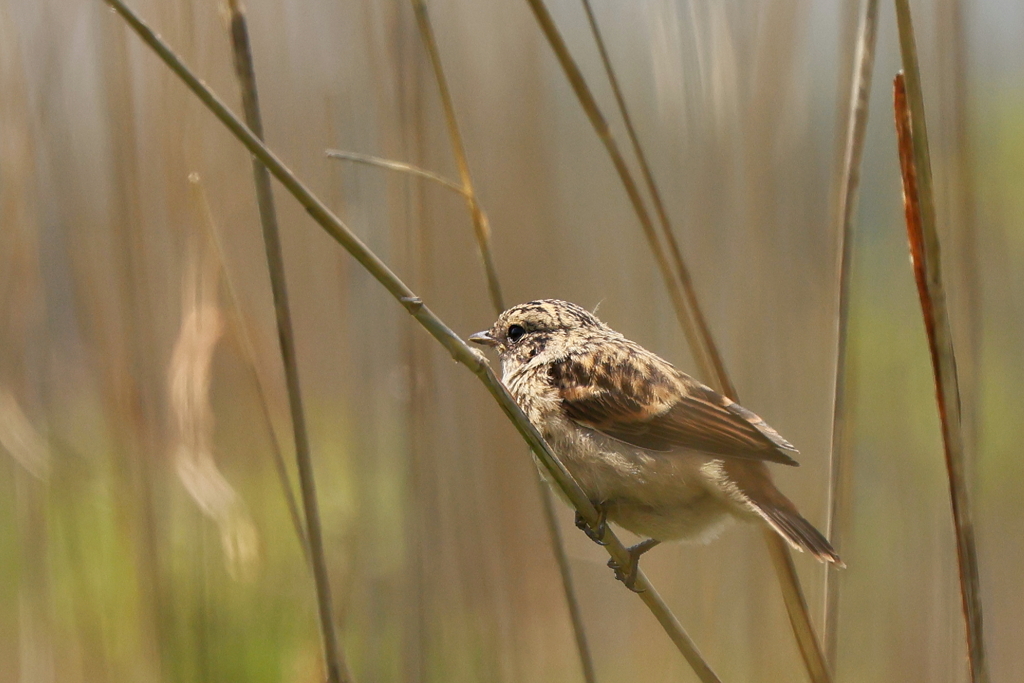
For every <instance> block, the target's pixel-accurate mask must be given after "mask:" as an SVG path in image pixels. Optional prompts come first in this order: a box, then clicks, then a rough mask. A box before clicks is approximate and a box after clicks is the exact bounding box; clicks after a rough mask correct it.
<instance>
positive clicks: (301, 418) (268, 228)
mask: <svg viewBox="0 0 1024 683" xmlns="http://www.w3.org/2000/svg"><path fill="white" fill-rule="evenodd" d="M228 4H229V7H230V10H231V47H232V51H233V53H234V59H235V72H236V75H237V76H238V81H239V84H240V85H241V89H242V109H243V111H244V113H245V120H246V123H247V124H248V126H249V128H250V129H251V130H252V132H253V133H254V134H255V135H256V136H257V137H258V138H260V139H262V138H263V121H262V118H261V116H260V106H259V96H258V94H257V90H256V72H255V68H254V66H253V61H252V50H251V48H250V44H249V29H248V26H247V24H246V20H245V12H244V10H243V8H242V4H241V2H240V0H229V3H228ZM122 7H123V5H122ZM252 174H253V182H254V184H255V189H256V201H257V204H258V205H259V213H260V225H261V226H262V228H263V243H264V246H265V247H266V255H267V268H268V270H269V272H270V286H271V290H272V292H273V297H274V310H275V313H276V315H277V334H278V342H279V344H280V348H281V360H282V362H283V363H284V374H285V384H286V386H287V389H288V407H289V412H290V413H291V419H292V430H293V433H294V437H295V461H296V464H297V466H298V471H299V490H300V492H301V494H302V508H303V513H304V514H305V518H306V541H307V543H308V544H309V558H310V560H311V564H312V569H313V582H314V584H315V587H316V598H317V611H318V612H319V617H320V635H321V638H322V641H323V648H324V666H325V668H326V672H325V673H326V676H327V680H328V681H330V683H342V681H345V682H348V681H351V680H352V676H351V674H350V673H349V671H348V667H347V666H346V664H345V659H344V657H343V655H342V652H341V648H340V647H339V646H338V638H337V634H336V628H335V624H334V614H333V603H332V600H331V584H330V577H329V575H328V572H327V560H326V558H325V556H324V542H323V530H322V527H321V524H320V506H319V503H318V502H317V495H316V478H315V476H314V473H313V458H312V455H311V453H310V450H311V449H310V443H309V432H308V430H307V426H306V414H305V410H304V408H303V405H302V388H301V386H300V383H299V366H298V356H297V353H296V350H295V333H294V331H293V329H292V319H291V307H290V305H289V302H288V289H287V286H286V283H285V270H284V255H283V253H282V251H281V237H280V234H279V231H278V225H277V212H276V210H275V209H274V196H273V192H272V190H271V187H270V173H269V172H268V171H267V167H266V166H265V165H263V164H262V163H260V162H259V161H258V160H257V159H256V158H253V159H252Z"/></svg>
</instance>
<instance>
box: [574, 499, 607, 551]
mask: <svg viewBox="0 0 1024 683" xmlns="http://www.w3.org/2000/svg"><path fill="white" fill-rule="evenodd" d="M594 508H596V509H597V515H598V522H597V526H596V527H592V526H590V524H589V523H588V522H587V520H586V519H585V518H584V517H583V515H581V514H580V512H579V510H577V511H576V528H577V529H579V530H580V531H582V532H583V533H585V534H586V535H587V538H589V539H590V540H591V541H593V542H594V543H596V544H598V545H608V542H607V541H605V540H604V534H605V532H606V531H607V530H608V509H607V508H606V507H605V506H604V505H601V504H600V503H595V504H594Z"/></svg>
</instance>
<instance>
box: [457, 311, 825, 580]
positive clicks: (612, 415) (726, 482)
mask: <svg viewBox="0 0 1024 683" xmlns="http://www.w3.org/2000/svg"><path fill="white" fill-rule="evenodd" d="M469 339H470V341H472V342H475V343H477V344H483V345H486V346H491V347H494V348H495V349H496V350H497V351H498V354H499V356H500V358H501V367H502V382H503V383H504V384H505V386H506V387H507V388H508V390H509V391H510V392H511V393H512V396H513V397H515V400H516V402H517V403H518V404H519V406H520V407H521V408H522V409H523V412H525V413H526V415H527V417H529V418H530V421H531V422H533V424H534V425H535V426H536V427H537V428H538V429H539V430H540V432H541V434H543V436H544V438H545V439H546V440H547V442H548V443H549V444H550V445H551V447H552V449H553V450H554V452H555V453H556V454H557V455H558V456H559V459H560V460H561V461H562V463H563V464H564V465H565V467H566V469H568V470H569V472H570V473H571V474H572V475H573V477H575V479H576V481H577V482H579V485H580V486H581V487H582V489H583V491H584V492H585V493H586V494H587V496H588V497H589V498H590V500H591V502H593V503H594V505H595V507H597V509H598V510H599V511H600V512H601V515H602V524H601V525H600V528H597V529H591V528H589V527H588V526H587V524H586V522H585V521H584V520H583V519H582V518H581V517H580V516H579V514H578V513H577V518H576V523H577V525H578V526H580V528H582V529H583V530H584V531H586V532H588V535H589V536H590V537H591V538H593V539H594V540H595V541H597V542H601V537H602V536H603V535H604V528H603V525H604V520H605V519H607V520H608V521H611V522H614V523H615V524H618V525H619V526H621V527H622V528H624V529H628V530H629V531H631V532H633V533H635V534H637V535H640V536H646V537H648V538H649V540H646V541H643V542H641V543H638V544H637V545H635V546H633V547H632V548H630V566H628V567H619V566H617V565H616V564H615V563H614V561H612V562H609V566H611V567H612V568H613V569H615V570H616V578H618V579H620V580H622V581H623V582H624V583H625V584H626V585H627V586H628V587H629V588H631V589H632V588H633V583H634V582H635V581H636V572H637V563H638V561H639V558H640V555H642V554H643V553H644V552H646V551H648V550H650V549H651V548H653V547H654V546H655V545H657V544H658V543H660V542H661V541H670V540H679V539H689V540H696V541H708V540H710V539H712V538H714V537H715V536H716V535H717V534H718V533H719V532H720V531H721V529H722V527H723V526H724V525H725V523H726V522H727V521H728V520H729V519H731V518H740V519H745V520H763V521H764V522H766V523H767V524H769V525H770V526H771V527H772V528H773V529H774V530H775V531H777V532H778V533H779V535H780V536H782V537H783V538H784V539H786V541H788V542H789V544H790V545H791V546H792V547H793V548H795V549H797V550H806V551H808V552H810V553H811V554H812V555H814V556H815V557H817V558H818V559H819V560H822V561H825V562H832V563H834V564H837V565H840V566H842V562H841V561H840V559H839V556H838V555H836V552H835V550H833V548H832V546H831V545H830V544H829V542H828V541H827V540H826V539H825V537H824V536H822V535H821V533H819V532H818V530H817V529H815V528H814V527H813V526H812V525H811V524H810V522H808V521H807V520H806V519H804V518H803V517H801V516H800V513H799V512H797V510H796V507H795V506H794V505H793V503H792V502H790V500H789V499H788V498H786V496H784V495H783V494H782V493H781V492H780V491H779V490H778V489H777V488H775V484H774V483H772V480H771V476H770V475H769V472H768V468H767V467H766V466H765V463H766V462H775V463H781V464H783V465H796V464H797V462H796V461H795V460H793V458H792V456H793V455H795V454H796V453H797V451H796V449H795V448H793V446H792V445H791V444H790V443H789V442H788V441H786V440H785V439H783V438H782V437H781V436H780V435H779V434H778V432H776V431H775V430H774V429H772V428H771V427H769V426H768V425H767V424H765V421H764V420H762V419H761V418H760V417H758V416H757V415H755V414H754V413H752V412H750V411H749V410H747V409H746V408H743V407H742V406H740V405H739V404H737V403H735V402H734V401H731V400H730V399H728V398H726V397H725V396H722V395H721V394H718V393H716V392H715V391H713V390H712V389H710V388H709V387H706V386H704V385H703V384H701V383H700V382H698V381H696V380H695V379H693V378H692V377H690V376H688V375H686V374H684V373H682V372H680V371H679V370H676V369H675V368H674V367H673V366H672V365H671V364H670V363H668V362H667V361H665V360H663V359H661V358H659V357H658V356H656V355H655V354H653V353H651V352H650V351H648V350H647V349H645V348H643V347H642V346H640V345H639V344H637V343H635V342H632V341H630V340H628V339H626V338H625V337H624V336H622V335H621V334H619V333H618V332H616V331H615V330H613V329H611V328H610V327H608V326H607V325H605V324H604V323H603V322H601V321H600V320H598V319H597V317H596V316H594V315H593V314H592V313H590V312H589V311H587V310H586V309H584V308H581V307H580V306H577V305H576V304H572V303H569V302H567V301H559V300H557V299H545V300H541V301H531V302H529V303H525V304H520V305H518V306H514V307H512V308H510V309H508V310H507V311H505V312H504V313H502V314H501V316H500V317H499V318H498V320H497V322H495V323H494V325H493V327H491V329H490V330H487V331H485V332H478V333H477V334H475V335H473V336H471V337H470V338H469ZM542 473H543V469H542Z"/></svg>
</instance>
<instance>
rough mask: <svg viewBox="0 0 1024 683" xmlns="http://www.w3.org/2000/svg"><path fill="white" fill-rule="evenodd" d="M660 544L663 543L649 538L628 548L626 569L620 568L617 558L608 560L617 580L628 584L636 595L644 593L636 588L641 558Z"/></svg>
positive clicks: (627, 586)
mask: <svg viewBox="0 0 1024 683" xmlns="http://www.w3.org/2000/svg"><path fill="white" fill-rule="evenodd" d="M659 543H661V541H656V540H654V539H653V538H648V539H647V540H646V541H640V542H639V543H637V544H636V545H634V546H631V547H629V548H626V552H627V553H628V554H629V562H628V564H627V565H626V566H625V567H622V566H620V565H619V563H618V562H616V561H615V558H612V559H610V560H608V566H609V567H611V568H612V569H614V570H615V578H616V579H618V580H619V581H621V582H622V583H624V584H626V588H628V589H629V590H631V591H633V592H634V593H643V591H640V590H637V589H636V588H634V585H635V584H636V573H637V572H638V571H640V556H641V555H643V554H644V553H646V552H647V551H648V550H650V549H651V548H653V547H654V546H656V545H658V544H659Z"/></svg>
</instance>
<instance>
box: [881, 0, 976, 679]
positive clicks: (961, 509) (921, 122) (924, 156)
mask: <svg viewBox="0 0 1024 683" xmlns="http://www.w3.org/2000/svg"><path fill="white" fill-rule="evenodd" d="M896 17H897V21H898V23H899V33H900V48H901V50H902V52H903V67H904V69H905V75H904V73H899V74H897V75H896V79H895V81H894V84H893V100H894V102H893V103H894V107H895V114H896V134H897V140H898V144H899V156H900V170H901V171H902V174H903V203H904V209H905V212H906V220H907V238H908V240H909V243H910V256H911V260H912V263H913V267H914V279H915V280H916V282H917V292H918V295H919V297H920V299H921V312H922V314H923V316H924V325H925V331H926V332H927V335H928V348H929V351H930V353H931V359H932V370H933V372H934V375H935V397H936V400H937V402H938V408H939V420H940V423H941V425H942V443H943V447H944V451H945V458H946V474H947V476H948V479H949V498H950V503H951V506H952V510H953V528H954V532H955V534H956V554H957V568H958V570H959V576H960V599H961V606H962V608H963V614H964V621H965V626H966V635H967V659H968V663H969V665H970V673H971V681H973V683H988V680H989V678H988V665H987V662H986V658H985V643H984V637H983V632H982V614H981V581H980V578H979V576H978V552H977V548H976V546H975V541H974V523H973V521H972V513H971V504H970V498H969V497H968V481H967V467H966V465H965V462H964V460H965V454H964V450H965V449H964V438H963V431H962V426H961V423H960V388H959V384H958V378H957V369H956V356H955V354H954V352H953V335H952V328H951V326H950V321H949V312H948V310H947V308H946V293H945V289H944V287H943V284H942V272H941V257H940V254H939V236H938V231H937V229H936V217H935V203H934V202H935V200H934V195H933V190H932V175H931V159H930V155H929V152H928V132H927V129H926V127H925V119H924V96H923V94H922V91H921V74H920V70H919V68H918V64H917V48H916V46H915V41H914V32H913V26H912V25H911V21H910V8H909V6H908V4H907V3H906V2H905V0H897V1H896Z"/></svg>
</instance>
